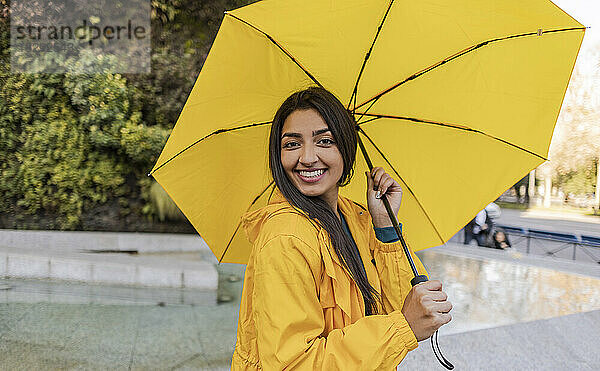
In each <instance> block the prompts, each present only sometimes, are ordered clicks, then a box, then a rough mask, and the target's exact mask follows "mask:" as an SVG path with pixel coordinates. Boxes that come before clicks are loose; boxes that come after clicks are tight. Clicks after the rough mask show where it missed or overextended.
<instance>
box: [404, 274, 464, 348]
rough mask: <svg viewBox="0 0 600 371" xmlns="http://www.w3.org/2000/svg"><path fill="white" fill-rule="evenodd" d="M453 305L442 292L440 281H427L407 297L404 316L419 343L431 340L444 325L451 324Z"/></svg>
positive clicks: (413, 289)
mask: <svg viewBox="0 0 600 371" xmlns="http://www.w3.org/2000/svg"><path fill="white" fill-rule="evenodd" d="M451 310H452V303H450V302H449V301H448V295H446V293H445V292H443V291H442V283H441V282H440V281H437V280H434V281H427V282H422V283H420V284H418V285H416V286H414V287H413V288H412V289H411V290H410V291H409V293H408V295H406V299H404V305H403V306H402V314H403V315H404V318H406V322H408V325H409V326H410V329H411V330H412V331H413V333H414V334H415V337H416V338H417V341H421V340H425V339H427V338H429V337H430V336H431V335H433V333H434V332H435V331H436V330H437V329H438V328H440V327H442V325H445V324H446V323H448V322H450V321H451V320H452V316H451V315H450V313H448V312H450V311H451Z"/></svg>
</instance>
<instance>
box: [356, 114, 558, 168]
mask: <svg viewBox="0 0 600 371" xmlns="http://www.w3.org/2000/svg"><path fill="white" fill-rule="evenodd" d="M363 116H371V117H373V118H372V119H369V120H366V121H363V122H361V123H359V124H357V125H363V124H366V123H367V122H371V121H374V120H375V119H380V118H388V119H396V120H406V121H412V122H418V123H422V124H429V125H437V126H444V127H448V128H453V129H458V130H463V131H471V132H474V133H477V134H481V135H485V136H486V137H489V138H492V139H494V140H497V141H499V142H502V143H504V144H508V145H509V146H511V147H515V148H517V149H520V150H521V151H523V152H527V153H529V154H530V155H533V156H536V157H538V158H540V159H542V160H544V161H548V159H547V158H545V157H544V156H541V155H538V154H537V153H535V152H533V151H530V150H528V149H526V148H523V147H521V146H519V145H516V144H514V143H511V142H509V141H507V140H504V139H502V138H498V137H496V136H494V135H491V134H488V133H485V132H483V131H481V130H477V129H473V128H470V127H468V126H464V125H459V124H448V123H443V122H437V121H432V120H424V119H419V118H414V117H402V116H392V115H378V114H373V113H364V114H363ZM361 117H362V116H361Z"/></svg>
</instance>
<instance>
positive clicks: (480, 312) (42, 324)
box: [0, 245, 600, 370]
mask: <svg viewBox="0 0 600 371" xmlns="http://www.w3.org/2000/svg"><path fill="white" fill-rule="evenodd" d="M448 247H449V248H452V249H453V251H454V253H453V254H447V253H444V250H443V249H444V247H441V248H436V249H429V250H425V251H423V252H420V253H419V255H421V257H422V260H423V263H424V264H425V266H426V267H427V269H428V271H429V273H430V277H431V278H432V279H433V278H435V279H440V280H441V281H442V282H443V285H444V291H446V292H447V293H448V296H449V299H450V300H451V301H452V303H453V305H454V309H453V311H452V314H453V320H452V322H451V323H450V324H448V325H446V326H444V327H443V328H442V329H441V330H440V343H441V344H443V341H444V340H443V339H444V336H449V337H450V338H451V337H452V336H460V335H458V334H462V333H465V332H468V331H472V330H481V329H491V328H496V327H498V326H503V325H511V324H513V325H514V324H519V323H522V322H527V321H533V320H540V319H548V318H554V317H558V316H564V315H567V314H573V313H580V312H589V311H593V310H598V309H600V279H599V278H598V276H596V277H592V276H591V275H581V274H577V273H576V272H577V271H576V269H574V270H573V271H571V272H567V271H559V270H554V269H551V268H549V266H548V265H547V266H532V265H527V264H520V263H518V262H514V261H510V260H506V259H505V260H501V259H495V258H494V256H493V254H491V255H490V256H491V257H485V254H484V255H483V256H474V255H473V254H471V255H467V254H465V256H461V251H463V250H461V248H460V246H459V245H454V246H448ZM448 251H449V250H448ZM464 251H466V250H464ZM484 253H485V252H484ZM581 264H584V263H581ZM550 266H551V265H550ZM586 267H587V268H588V269H589V267H588V266H586ZM594 268H595V267H594ZM599 269H600V268H599ZM218 270H219V273H220V275H219V276H220V279H219V297H220V298H222V299H227V297H230V298H232V300H231V301H226V302H222V303H220V304H212V303H214V300H213V301H210V300H203V298H202V294H201V293H200V292H194V290H189V291H181V290H176V289H173V290H157V289H142V288H118V287H104V286H92V285H81V284H80V285H78V286H77V285H75V286H74V285H68V284H64V283H49V282H39V281H23V280H0V355H1V356H0V369H7V370H8V369H10V370H14V369H40V368H43V369H206V370H211V369H213V370H221V369H228V365H229V360H230V358H231V354H232V352H233V346H234V343H235V334H236V327H237V315H238V310H239V296H240V292H241V280H240V281H236V280H235V277H241V275H242V274H243V266H239V265H233V264H222V265H219V266H218ZM422 344H424V343H421V344H420V347H421V345H422ZM425 345H426V346H427V347H428V346H429V344H425ZM519 356H520V355H519V354H514V357H516V358H518V357H519ZM431 357H433V355H431ZM513 361H514V360H513ZM510 364H512V363H510Z"/></svg>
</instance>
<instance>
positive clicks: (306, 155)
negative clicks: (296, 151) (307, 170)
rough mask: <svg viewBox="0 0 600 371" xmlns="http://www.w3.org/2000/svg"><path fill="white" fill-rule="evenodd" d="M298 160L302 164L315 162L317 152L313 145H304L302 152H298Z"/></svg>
mask: <svg viewBox="0 0 600 371" xmlns="http://www.w3.org/2000/svg"><path fill="white" fill-rule="evenodd" d="M300 162H301V163H303V164H314V163H315V162H317V153H316V152H315V149H314V148H313V146H310V145H308V146H304V148H303V150H302V153H301V154H300Z"/></svg>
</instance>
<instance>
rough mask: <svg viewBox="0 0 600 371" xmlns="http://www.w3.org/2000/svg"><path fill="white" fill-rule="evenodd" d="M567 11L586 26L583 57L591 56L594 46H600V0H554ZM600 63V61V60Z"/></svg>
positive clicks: (582, 49) (582, 50)
mask: <svg viewBox="0 0 600 371" xmlns="http://www.w3.org/2000/svg"><path fill="white" fill-rule="evenodd" d="M553 2H554V4H556V5H558V6H559V7H560V8H562V9H563V10H564V11H565V12H567V13H569V15H571V16H572V17H573V18H575V19H576V20H577V21H579V23H581V24H582V25H584V26H586V27H590V28H588V29H587V30H585V37H584V39H583V45H582V46H581V57H584V58H582V59H587V58H590V57H591V55H592V54H593V52H592V51H593V49H594V48H600V0H553ZM599 63H600V61H599Z"/></svg>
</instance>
